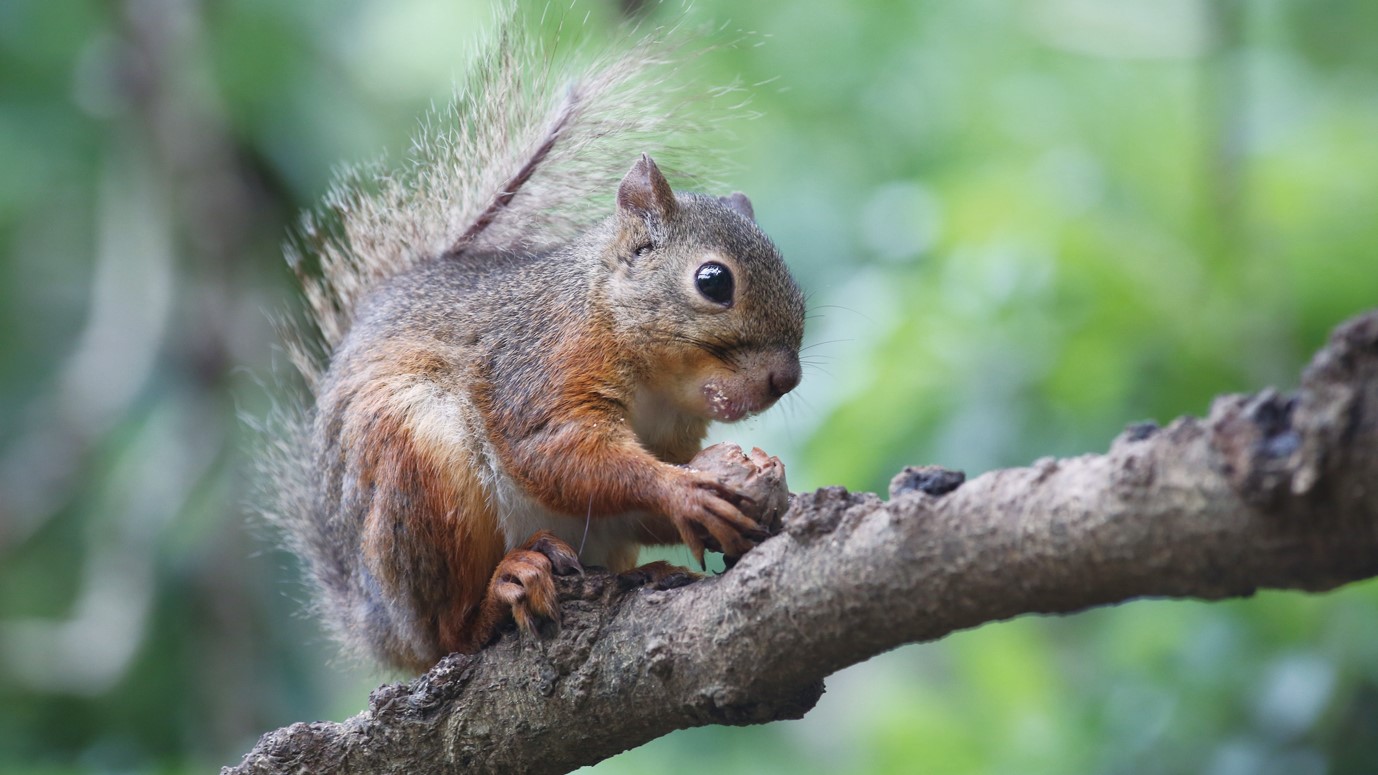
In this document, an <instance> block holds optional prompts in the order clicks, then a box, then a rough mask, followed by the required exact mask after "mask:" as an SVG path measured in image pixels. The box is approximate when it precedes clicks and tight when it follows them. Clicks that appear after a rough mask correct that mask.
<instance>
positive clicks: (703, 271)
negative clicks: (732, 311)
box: [694, 261, 732, 307]
mask: <svg viewBox="0 0 1378 775" xmlns="http://www.w3.org/2000/svg"><path fill="white" fill-rule="evenodd" d="M694 286H695V287H697V288H698V289H699V293H702V294H703V296H704V298H706V299H708V300H709V301H712V302H716V303H718V304H721V305H723V306H725V307H726V306H731V304H732V270H730V269H728V268H727V267H725V266H723V265H722V264H719V263H718V262H716V261H709V262H708V263H706V264H704V265H703V266H701V267H699V270H698V271H697V272H695V273H694Z"/></svg>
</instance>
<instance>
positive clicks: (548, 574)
mask: <svg viewBox="0 0 1378 775" xmlns="http://www.w3.org/2000/svg"><path fill="white" fill-rule="evenodd" d="M583 570H584V569H583V566H581V565H580V564H579V555H578V553H576V552H575V551H574V548H573V547H571V546H570V545H569V544H567V543H565V542H564V541H562V540H560V539H559V538H557V537H555V534H554V533H551V532H550V531H548V530H541V531H539V532H537V533H536V534H535V535H533V536H531V538H530V539H529V540H528V541H527V542H526V543H525V544H522V545H521V546H520V547H518V548H516V549H513V550H512V551H510V552H508V553H507V556H506V557H503V558H502V562H500V563H498V567H497V570H495V571H493V578H492V581H491V582H490V583H489V585H488V596H489V598H490V599H491V600H493V601H494V602H496V603H499V604H501V605H502V606H503V607H505V608H510V609H511V611H512V618H513V619H515V620H516V622H517V626H518V627H520V628H521V630H522V632H523V633H526V634H527V635H540V634H541V629H542V626H543V625H545V624H550V625H553V626H555V627H558V626H559V624H560V606H559V602H558V600H557V599H556V596H555V582H554V580H553V577H554V576H566V575H569V574H571V573H582V572H583Z"/></svg>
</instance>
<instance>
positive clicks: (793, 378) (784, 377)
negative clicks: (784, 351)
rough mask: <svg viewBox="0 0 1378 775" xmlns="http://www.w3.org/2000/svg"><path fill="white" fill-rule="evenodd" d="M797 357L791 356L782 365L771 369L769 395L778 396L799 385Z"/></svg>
mask: <svg viewBox="0 0 1378 775" xmlns="http://www.w3.org/2000/svg"><path fill="white" fill-rule="evenodd" d="M799 376H800V373H799V359H798V358H791V359H790V361H789V362H788V363H786V364H784V365H783V366H779V367H777V368H774V369H771V371H770V377H769V378H768V380H767V381H768V382H769V384H770V395H771V397H773V398H779V397H780V396H783V395H784V394H786V393H788V392H790V391H791V390H793V389H794V388H795V387H796V386H798V385H799Z"/></svg>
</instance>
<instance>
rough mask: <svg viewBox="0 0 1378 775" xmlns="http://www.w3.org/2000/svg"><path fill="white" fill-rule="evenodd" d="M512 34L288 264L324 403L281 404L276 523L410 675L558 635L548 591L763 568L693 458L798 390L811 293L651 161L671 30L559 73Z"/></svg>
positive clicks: (325, 589) (728, 209)
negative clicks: (507, 633) (729, 558)
mask: <svg viewBox="0 0 1378 775" xmlns="http://www.w3.org/2000/svg"><path fill="white" fill-rule="evenodd" d="M519 27H520V25H519V24H518V23H517V22H516V21H514V20H513V19H512V18H509V19H508V20H507V21H505V22H504V23H503V28H502V31H501V32H500V34H498V35H497V36H496V37H495V38H494V41H493V42H492V43H491V44H490V49H489V51H488V52H487V53H486V55H485V56H483V57H481V60H480V64H479V65H478V66H477V67H476V68H475V69H474V71H472V72H471V73H470V81H469V83H468V86H467V87H466V88H465V89H464V90H462V91H461V92H460V93H459V94H458V96H457V97H456V101H455V104H454V105H453V106H452V107H451V108H450V110H449V112H448V115H446V116H445V117H444V119H443V120H444V121H445V122H446V125H447V128H442V129H436V128H435V126H434V125H433V124H427V125H424V127H423V130H422V132H421V134H420V136H418V138H417V139H416V141H415V143H414V144H413V148H414V155H413V157H412V158H411V159H410V161H409V164H408V165H406V166H405V167H404V168H403V170H402V171H401V172H396V171H383V170H380V169H364V170H354V171H351V172H348V173H346V175H345V179H344V180H343V181H342V182H341V183H340V184H339V185H338V186H337V188H336V189H335V190H334V191H333V192H332V194H331V195H329V196H328V197H327V209H328V212H327V213H326V214H325V215H324V216H319V215H317V216H307V217H306V219H305V221H304V227H303V229H302V235H303V237H302V243H303V244H300V245H296V246H293V245H289V250H288V254H289V261H290V262H291V263H292V264H293V265H294V266H297V267H298V268H299V273H300V274H301V275H302V279H303V283H304V285H305V295H306V297H307V300H308V306H309V308H310V309H309V311H308V315H309V317H310V320H309V321H308V322H307V323H306V324H299V325H298V326H297V328H296V331H295V333H293V332H292V331H289V332H288V336H289V343H290V344H291V350H292V355H293V359H294V361H295V363H296V365H297V368H298V369H299V370H300V371H301V373H302V374H303V375H304V376H305V378H306V379H305V382H306V384H307V386H308V387H309V389H310V393H311V394H312V396H311V397H308V398H305V399H303V400H302V401H300V402H298V403H297V404H295V405H288V406H287V407H285V408H280V410H279V413H278V414H279V416H278V417H277V418H276V419H277V426H276V430H275V437H274V439H273V443H272V444H271V445H270V447H269V449H268V450H267V453H266V454H265V455H264V456H263V461H262V465H263V467H265V468H266V469H267V474H268V476H269V478H270V480H271V481H270V484H269V485H268V486H269V487H270V488H271V489H273V490H275V492H274V493H273V498H274V501H273V503H271V504H270V505H269V506H268V508H266V509H265V511H266V513H267V514H268V516H269V517H270V519H271V520H273V521H275V522H277V523H278V524H280V525H281V526H283V528H284V532H285V534H286V537H287V541H288V542H289V544H290V545H291V547H292V548H293V549H294V550H295V551H296V552H297V553H298V554H299V555H300V556H301V557H302V558H303V559H304V561H305V563H306V565H307V566H308V568H309V574H310V576H311V577H312V579H313V580H314V582H315V585H316V587H317V592H318V594H317V598H318V600H317V607H318V608H319V609H320V613H321V614H322V616H323V618H324V619H326V621H327V624H328V626H330V628H331V629H332V630H333V632H334V634H335V635H336V636H337V637H338V638H339V639H340V640H342V641H343V642H344V643H345V645H346V646H351V647H353V648H354V649H355V650H357V651H363V652H366V653H367V654H369V655H371V656H372V657H373V658H374V659H376V660H377V661H379V662H381V663H383V664H386V665H389V666H392V667H395V668H400V669H403V670H409V671H415V672H420V671H423V670H425V669H426V668H428V667H430V666H431V665H433V664H434V663H435V662H437V661H438V660H439V659H440V658H441V657H443V656H444V655H445V654H447V653H451V652H474V651H476V650H478V649H480V648H482V647H483V646H484V645H485V644H486V643H488V642H489V641H490V640H492V639H493V638H494V636H495V635H496V634H497V633H498V632H499V630H500V629H501V628H502V627H503V626H504V625H505V624H506V623H508V622H510V621H515V623H516V625H517V626H518V627H519V628H520V629H521V630H522V631H523V632H526V633H539V631H540V628H541V627H542V626H543V624H545V623H547V622H550V621H558V607H557V603H556V600H555V593H554V585H553V580H552V578H551V577H552V575H556V574H565V573H574V572H581V571H582V567H583V565H586V564H587V565H598V566H606V567H608V568H609V569H610V570H612V571H615V572H627V571H629V570H631V569H632V568H633V566H634V565H635V562H636V555H637V551H638V549H639V547H641V546H644V545H656V544H674V543H683V544H685V545H687V546H688V547H689V549H690V551H691V552H692V553H693V554H694V556H695V557H696V558H697V559H698V561H699V563H700V564H702V561H703V552H704V550H705V548H712V549H718V550H721V551H723V552H724V553H729V554H732V555H740V554H741V553H743V552H745V551H747V550H748V549H749V548H750V547H751V546H752V545H754V544H755V543H756V542H757V541H759V540H761V539H762V538H763V537H764V534H763V532H762V530H761V527H760V526H759V525H758V524H757V523H756V522H754V521H753V520H752V519H751V518H748V517H746V516H744V515H743V513H742V510H741V509H740V508H739V507H740V506H741V505H742V502H743V499H744V496H743V495H742V494H740V493H737V492H734V491H732V490H731V489H730V488H729V487H728V486H726V485H724V484H722V483H720V482H719V480H718V479H717V478H716V477H714V476H713V475H711V474H709V473H707V472H703V471H696V470H694V469H692V468H689V467H687V466H686V465H685V464H686V463H688V462H689V461H690V460H691V458H693V457H694V455H695V454H696V453H697V452H698V451H699V450H700V448H701V446H702V443H703V439H704V436H705V434H706V431H707V427H708V425H709V423H710V422H711V421H722V422H733V421H736V420H739V419H741V418H743V417H747V416H749V415H752V414H755V413H757V412H761V411H763V410H765V409H767V408H768V407H770V406H771V405H772V404H774V403H775V402H776V401H777V400H778V399H779V398H780V397H782V396H783V395H785V394H786V393H788V392H790V391H791V390H792V389H793V388H794V387H795V386H796V385H797V384H798V383H799V380H800V362H799V350H800V345H801V340H802V337H803V328H804V311H805V304H804V298H803V295H802V293H801V292H800V290H799V287H798V286H797V284H796V283H795V281H794V279H793V278H792V277H791V275H790V272H789V269H788V268H787V266H786V264H785V262H784V260H783V259H782V258H781V256H780V253H779V251H778V250H777V248H776V247H775V245H774V244H773V243H772V242H771V240H770V239H769V238H768V237H767V236H766V235H765V234H764V233H763V232H762V230H761V229H760V227H759V226H758V225H757V223H756V221H755V218H754V214H753V210H752V206H751V203H750V201H749V200H748V199H747V197H746V196H745V195H743V194H740V193H734V194H731V195H730V196H710V195H704V194H696V193H678V192H675V191H673V190H672V189H671V187H670V185H669V183H668V182H667V180H666V177H665V175H664V174H663V173H662V172H661V170H660V169H659V168H658V167H657V165H656V163H655V162H654V161H653V160H652V158H651V156H650V155H649V154H647V153H645V152H642V153H640V155H639V158H637V149H642V150H644V149H646V148H647V147H648V146H650V147H651V148H652V149H654V148H657V147H659V148H662V149H663V148H664V146H663V145H656V139H655V138H654V137H653V135H654V134H655V133H657V132H660V133H665V134H673V131H672V130H674V129H676V128H678V127H677V125H676V122H677V121H678V119H676V115H677V113H676V110H677V108H674V107H669V108H667V107H665V106H661V105H658V104H657V100H658V99H661V98H662V97H663V96H665V95H666V94H669V93H673V91H672V90H669V89H666V88H665V82H664V80H663V79H662V78H661V77H659V76H657V75H654V74H653V73H654V72H656V71H657V68H658V67H663V66H664V65H665V64H666V62H667V59H666V57H665V56H664V55H663V54H664V51H665V50H666V47H667V46H669V45H670V44H668V43H667V42H666V37H665V34H664V32H663V31H656V32H654V33H652V34H650V35H648V36H647V37H646V38H645V39H643V40H640V41H638V42H636V43H635V44H634V45H632V46H630V47H629V48H628V50H627V51H625V52H623V53H621V54H614V55H610V56H605V57H603V58H602V59H600V60H598V61H596V62H594V63H593V64H592V65H589V66H587V67H586V68H584V69H582V70H581V69H577V68H574V71H573V72H566V71H562V70H561V69H560V68H559V67H555V66H553V65H552V63H551V61H550V60H549V59H548V58H547V57H545V55H544V54H543V53H542V51H541V49H540V46H539V44H538V43H537V42H535V41H533V40H532V38H531V34H530V33H525V32H523V31H522V30H521V29H519ZM533 63H536V64H540V65H541V66H540V67H535V66H533ZM672 64H673V63H672ZM567 69H568V68H567ZM629 111H630V112H629ZM660 142H662V143H663V142H664V141H663V140H661V141H660ZM619 158H620V161H618V159H619ZM633 159H634V160H635V161H634V163H632V165H631V168H630V171H626V172H625V174H622V171H623V170H626V169H627V167H626V166H625V165H626V164H627V162H629V161H632V160H633ZM617 175H621V179H620V182H617V183H616V185H615V186H612V185H610V184H609V181H610V180H616V176H617ZM609 195H611V196H609ZM609 200H611V201H609ZM599 203H605V204H599ZM599 210H602V212H601V213H600V212H599ZM307 257H312V258H314V259H316V260H317V261H318V263H319V266H320V270H319V275H317V276H312V275H310V274H309V273H308V272H307V271H306V270H305V269H304V268H302V267H304V266H305V264H306V260H305V259H306V258H307ZM576 547H577V548H576ZM640 572H641V574H642V575H641V576H640V578H641V579H642V580H643V581H644V580H645V579H652V580H661V579H664V578H666V577H668V576H671V575H674V574H676V573H678V572H682V569H678V568H674V567H673V566H670V565H668V564H666V563H653V564H652V565H650V566H644V567H643V568H642V569H640Z"/></svg>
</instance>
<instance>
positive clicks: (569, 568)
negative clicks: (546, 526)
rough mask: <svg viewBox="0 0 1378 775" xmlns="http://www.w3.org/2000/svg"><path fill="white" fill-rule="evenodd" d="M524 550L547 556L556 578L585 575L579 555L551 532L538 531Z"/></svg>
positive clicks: (524, 546)
mask: <svg viewBox="0 0 1378 775" xmlns="http://www.w3.org/2000/svg"><path fill="white" fill-rule="evenodd" d="M522 548H523V549H530V550H531V551H533V552H540V553H541V554H543V555H545V557H546V559H548V560H550V569H551V571H552V572H553V573H554V574H555V575H556V576H570V575H573V574H576V573H577V574H579V575H580V576H582V575H584V566H583V565H582V564H580V562H579V553H578V552H576V551H574V547H572V546H570V545H569V544H567V543H565V542H564V541H561V540H560V539H559V538H558V537H557V536H556V535H555V534H554V533H552V532H550V531H549V530H538V531H536V533H535V534H534V535H532V536H531V538H529V539H527V542H526V543H525V544H523V545H522Z"/></svg>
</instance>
